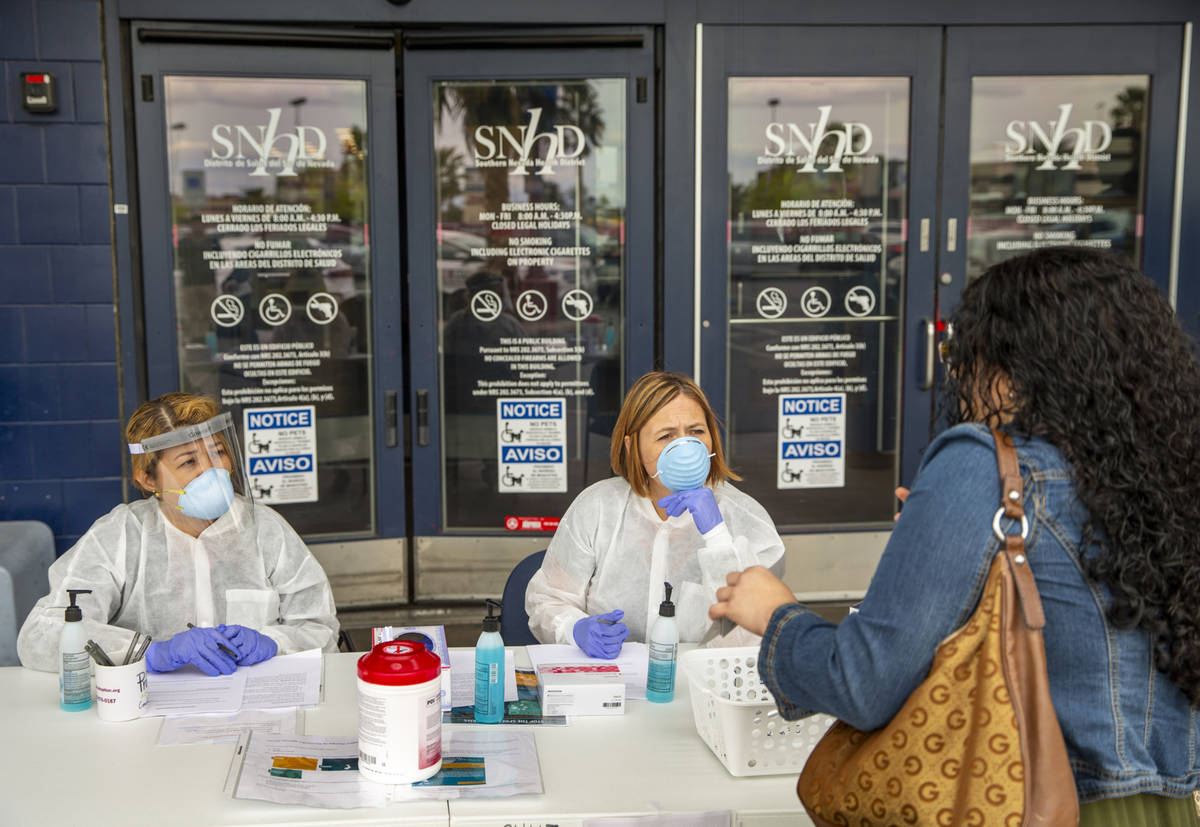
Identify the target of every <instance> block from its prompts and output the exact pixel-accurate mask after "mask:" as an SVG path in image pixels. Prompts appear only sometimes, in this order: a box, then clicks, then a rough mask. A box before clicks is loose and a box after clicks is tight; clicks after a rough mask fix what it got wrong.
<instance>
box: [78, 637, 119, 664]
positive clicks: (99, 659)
mask: <svg viewBox="0 0 1200 827" xmlns="http://www.w3.org/2000/svg"><path fill="white" fill-rule="evenodd" d="M83 648H84V649H86V650H87V652H88V654H89V655H91V656H92V660H94V661H96V663H98V664H99V665H100V666H112V665H113V662H112V659H111V658H109V656H108V655H107V654H105V652H104V650H103V649H101V648H100V646H99V644H97V643H96V641H94V640H89V641H88V642H87V645H85V646H84V647H83Z"/></svg>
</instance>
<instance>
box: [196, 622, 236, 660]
mask: <svg viewBox="0 0 1200 827" xmlns="http://www.w3.org/2000/svg"><path fill="white" fill-rule="evenodd" d="M188 628H189V629H195V628H196V626H195V624H194V623H189V624H188ZM217 648H218V649H220V650H221V651H222V652H224V653H225V654H227V655H229V657H231V658H233V659H234V660H237V659H238V658H239V657H241V655H239V654H238V653H237V652H235V651H233V650H232V649H230V648H229V647H228V646H222V645H221V644H220V643H218V644H217Z"/></svg>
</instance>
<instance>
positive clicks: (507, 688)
mask: <svg viewBox="0 0 1200 827" xmlns="http://www.w3.org/2000/svg"><path fill="white" fill-rule="evenodd" d="M516 699H517V668H516V664H515V663H514V662H513V656H512V652H508V653H506V654H505V656H504V700H505V701H506V702H507V701H515V700H516ZM450 705H451V706H474V705H475V650H474V649H451V650H450Z"/></svg>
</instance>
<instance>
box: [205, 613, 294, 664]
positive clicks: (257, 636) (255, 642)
mask: <svg viewBox="0 0 1200 827" xmlns="http://www.w3.org/2000/svg"><path fill="white" fill-rule="evenodd" d="M217 629H218V630H219V631H220V632H221V634H223V635H225V637H226V638H228V639H229V642H230V643H232V644H233V648H234V650H235V651H236V652H237V653H238V659H237V662H238V666H249V665H250V664H252V663H258V662H259V661H264V660H268V659H270V658H273V657H275V653H276V652H278V651H279V644H277V643H276V642H275V641H274V640H272V639H271V638H269V637H267V636H266V635H264V634H262V633H261V632H256V631H255V630H253V629H251V628H250V627H249V626H238V625H237V624H236V623H232V624H229V625H228V626H227V625H225V624H224V623H222V624H221V625H220V626H218V627H217Z"/></svg>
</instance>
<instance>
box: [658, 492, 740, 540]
mask: <svg viewBox="0 0 1200 827" xmlns="http://www.w3.org/2000/svg"><path fill="white" fill-rule="evenodd" d="M658 504H659V506H660V507H661V508H662V509H663V510H664V511H666V512H667V514H669V515H670V516H672V517H678V516H679V515H680V514H682V513H683V512H684V511H690V512H692V522H694V523H695V524H696V528H697V529H698V530H699V531H700V533H701V534H707V533H708V532H710V531H712V530H713V529H714V528H716V527H717V526H719V525H720V524H721V523H723V522H725V518H724V517H722V516H721V509H719V508H717V498H716V497H714V496H713V492H712V489H711V488H693V489H692V490H691V491H676V492H675V493H674V494H668V495H667V496H665V497H663V498H662V499H661V500H659V501H658Z"/></svg>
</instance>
